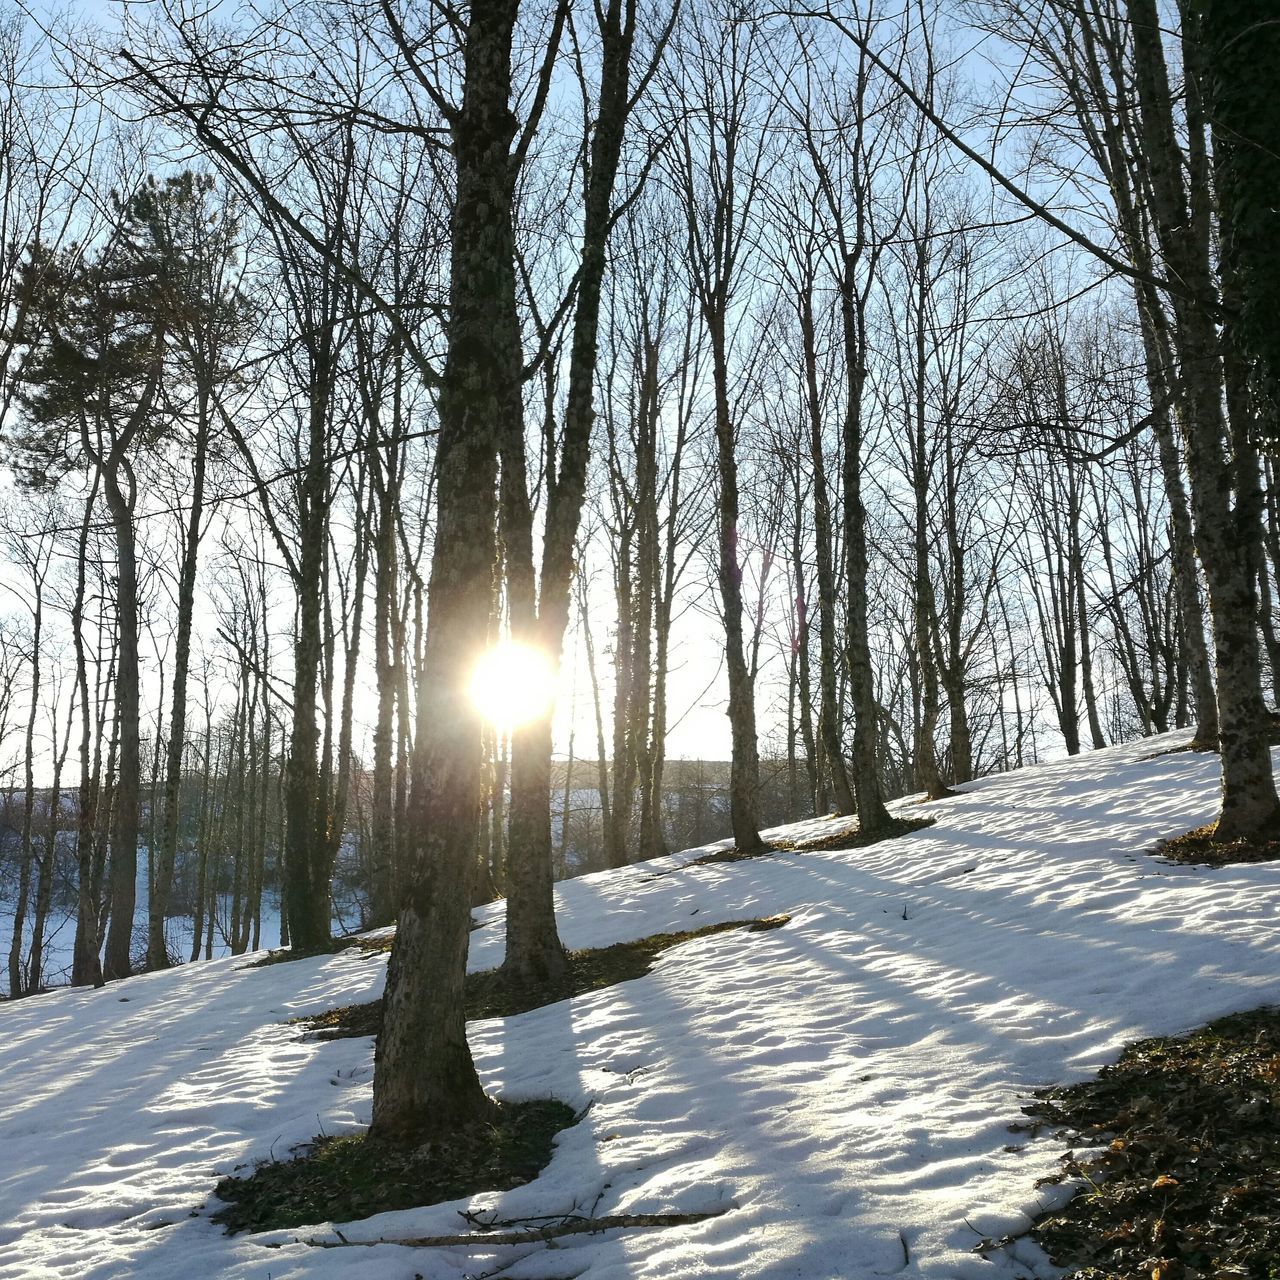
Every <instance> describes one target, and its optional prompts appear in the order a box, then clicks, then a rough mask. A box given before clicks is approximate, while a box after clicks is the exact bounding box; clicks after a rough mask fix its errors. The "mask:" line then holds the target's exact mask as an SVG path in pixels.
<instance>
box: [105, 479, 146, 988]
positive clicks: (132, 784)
mask: <svg viewBox="0 0 1280 1280" xmlns="http://www.w3.org/2000/svg"><path fill="white" fill-rule="evenodd" d="M102 481H103V495H104V497H105V498H106V501H107V509H108V510H109V511H110V513H111V524H112V528H113V530H114V533H115V540H116V614H117V618H118V625H119V648H118V650H117V653H116V720H117V725H118V732H119V735H120V745H119V755H118V766H117V773H116V782H115V787H114V789H113V793H112V804H111V923H110V927H109V928H108V930H107V940H106V948H105V951H104V953H103V961H102V976H103V977H104V978H105V979H106V980H107V981H111V980H112V979H113V978H127V977H128V976H129V974H130V972H131V971H132V967H133V966H132V960H131V958H130V950H131V948H132V945H133V916H134V906H135V904H136V899H137V889H138V824H139V816H140V814H139V792H140V788H141V781H142V773H141V770H142V760H141V753H140V749H139V748H140V742H139V733H140V729H139V716H138V693H139V690H138V681H139V671H138V560H137V549H136V547H135V544H134V529H133V508H132V503H131V502H130V500H129V499H128V498H127V497H126V496H125V494H124V491H123V490H122V489H121V487H120V483H119V476H118V474H117V472H116V471H115V470H114V469H113V468H112V467H111V465H110V463H108V465H107V467H106V469H105V470H104V472H103V476H102Z"/></svg>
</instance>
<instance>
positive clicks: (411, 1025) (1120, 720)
mask: <svg viewBox="0 0 1280 1280" xmlns="http://www.w3.org/2000/svg"><path fill="white" fill-rule="evenodd" d="M1277 72H1280V25H1278V24H1277V23H1276V22H1275V20H1274V12H1273V10H1272V6H1271V4H1270V0H1176V2H1173V0H1037V2H1036V3H1024V2H1023V0H954V3H951V4H947V5H940V6H935V5H933V4H931V3H926V2H925V0H918V2H917V0H896V2H895V3H885V2H884V0H859V2H858V3H856V4H850V5H838V6H829V5H809V4H804V3H798V4H786V5H781V6H771V5H765V4H758V3H755V2H754V0H683V2H682V3H661V4H659V3H649V2H648V0H593V3H592V4H584V3H580V2H579V0H536V2H532V3H531V2H530V0H525V2H523V3H521V2H520V0H474V2H473V3H472V4H470V5H462V4H455V3H452V2H450V0H419V2H417V3H408V2H406V0H301V2H299V3H279V4H277V3H274V2H273V0H244V2H243V3H238V4H230V3H213V4H209V3H204V2H201V3H195V2H193V0H150V2H149V3H130V4H102V5H95V6H87V5H86V6H77V7H76V8H75V9H73V10H72V11H71V12H69V13H55V12H54V11H53V10H51V9H45V8H42V7H41V6H38V5H36V4H34V3H31V2H30V0H27V3H14V2H13V0H0V80H2V81H3V89H2V90H0V448H2V451H3V467H4V475H3V504H2V506H0V560H2V564H0V583H2V584H3V586H4V587H5V592H4V596H5V599H4V602H3V613H2V616H0V756H2V757H3V758H2V759H0V765H2V766H3V768H4V770H5V773H4V776H3V779H2V781H3V794H2V795H0V818H2V819H3V829H2V830H0V896H2V897H3V905H4V915H3V916H0V920H2V921H3V923H4V926H5V930H6V936H4V937H3V938H0V945H3V946H4V947H5V948H6V949H7V960H8V963H7V980H6V983H5V986H6V988H7V992H8V994H9V996H10V997H12V998H14V999H17V998H19V997H23V996H26V995H30V994H33V993H36V992H39V991H41V990H42V989H44V988H45V987H46V986H47V985H48V983H49V982H50V980H51V972H50V969H51V965H50V961H49V955H48V950H49V942H48V934H49V932H50V930H51V927H52V924H51V922H52V920H53V918H54V916H55V915H57V914H58V912H59V910H60V909H61V907H60V904H61V906H63V907H65V908H66V911H67V912H68V914H69V916H70V918H71V925H70V928H72V929H73V930H74V947H73V950H72V955H71V962H70V972H69V973H68V975H67V977H68V979H69V981H70V982H71V983H72V984H73V985H76V986H90V987H92V986H95V985H102V984H103V983H110V982H113V981H114V980H117V979H121V978H124V977H126V976H128V975H130V974H131V973H135V972H139V971H143V970H156V969H163V968H166V967H169V966H172V965H175V964H178V963H181V962H195V961H196V960H198V959H199V958H200V957H201V956H202V955H205V956H208V955H211V954H212V953H213V951H214V949H215V947H216V948H218V949H219V950H220V951H230V952H232V953H235V954H239V953H242V952H245V951H248V950H257V949H260V948H262V947H268V946H276V945H277V944H278V945H279V946H280V947H281V948H286V949H288V954H291V955H295V956H308V955H312V956H314V955H317V954H321V953H324V952H326V951H328V950H329V949H331V947H332V946H333V941H334V937H335V933H338V932H342V931H344V930H345V929H348V928H349V929H354V928H356V927H359V928H364V929H368V928H372V927H376V926H383V925H390V924H393V923H394V924H395V926H396V932H395V939H394V943H393V944H392V948H391V956H390V962H389V966H390V967H389V974H388V981H387V988H386V993H385V996H384V997H383V1001H382V1006H381V1032H380V1035H379V1040H378V1055H377V1061H376V1072H375V1076H374V1081H373V1112H372V1127H371V1130H370V1132H371V1135H372V1136H373V1138H374V1139H386V1140H397V1141H398V1140H401V1139H403V1138H404V1136H405V1135H414V1136H416V1137H423V1136H427V1137H432V1136H439V1135H442V1134H447V1133H450V1132H453V1131H456V1130H458V1129H459V1128H460V1127H466V1126H468V1125H471V1124H473V1123H474V1122H477V1121H481V1122H483V1121H484V1120H485V1119H486V1117H487V1116H489V1115H490V1113H491V1111H492V1109H493V1107H494V1103H493V1102H492V1101H491V1099H490V1098H489V1097H488V1096H487V1095H486V1093H485V1092H484V1090H483V1089H482V1088H481V1085H480V1081H479V1078H478V1077H477V1074H476V1071H475V1068H474V1066H473V1062H472V1057H471V1051H470V1049H469V1047H468V1042H467V1037H466V1032H465V1016H466V1015H465V998H464V977H465V968H466V955H467V946H468V936H469V931H470V929H471V921H472V917H471V912H472V908H473V907H474V906H476V905H477V904H481V903H486V902H489V901H491V900H493V899H495V898H497V897H499V896H501V897H504V898H505V900H506V917H505V919H506V933H505V959H504V962H503V966H502V972H503V973H504V974H505V975H506V976H507V977H508V978H509V979H510V980H511V981H512V982H514V983H519V984H524V985H530V984H532V985H538V984H543V985H548V986H551V987H554V986H555V985H556V984H559V983H563V982H564V980H565V975H566V973H567V969H568V965H569V960H568V957H567V953H566V950H565V948H564V946H563V945H562V943H561V940H560V937H559V935H558V932H557V921H556V913H555V909H554V893H553V886H554V884H555V882H556V880H557V879H558V878H560V877H563V876H565V875H568V874H577V873H581V872H589V871H595V870H602V869H606V868H622V867H626V866H627V865H628V864H631V863H634V862H638V861H642V860H646V859H650V858H653V857H655V856H657V855H660V854H662V853H665V852H667V851H668V850H669V849H671V848H673V847H675V848H679V847H681V846H682V845H685V844H696V843H700V842H701V841H705V840H707V839H710V838H714V837H716V836H724V835H727V834H731V835H732V839H733V842H734V849H735V851H736V854H737V855H739V856H743V857H746V856H749V855H752V854H756V853H759V852H762V851H764V850H765V848H766V841H765V840H764V839H763V838H762V836H761V831H762V829H764V828H766V827H768V826H769V825H771V824H773V823H776V822H779V821H784V820H796V819H800V818H803V817H806V816H809V815H815V814H816V815H827V814H833V813H834V814H840V815H848V816H850V817H852V816H855V815H856V820H857V826H858V831H859V836H860V838H862V839H868V840H869V839H873V838H875V837H876V836H878V835H884V834H892V833H893V832H894V831H896V830H897V829H899V826H900V823H901V820H900V819H899V818H896V817H894V816H891V814H890V812H889V809H888V808H887V807H886V806H887V803H888V801H890V800H891V799H893V798H895V797H900V796H904V795H908V794H913V793H923V795H924V797H925V798H926V799H927V800H936V799H940V798H943V797H945V796H947V795H948V794H950V792H951V790H952V789H953V788H955V787H957V786H960V785H962V784H965V783H967V782H969V781H971V780H972V779H975V778H978V777H981V776H983V775H989V774H993V773H998V772H1001V771H1005V770H1009V769H1013V768H1016V767H1019V766H1021V765H1023V764H1027V763H1030V762H1033V761H1036V760H1038V759H1046V758H1053V757H1054V756H1057V755H1064V754H1065V755H1076V754H1079V753H1080V752H1081V751H1082V750H1087V749H1090V748H1101V747H1105V746H1109V745H1114V744H1119V743H1123V742H1126V741H1129V740H1131V739H1134V738H1138V737H1142V736H1147V735H1153V734H1160V733H1164V732H1167V731H1169V730H1171V729H1174V728H1187V729H1191V730H1193V731H1194V740H1193V744H1192V745H1193V746H1194V747H1195V748H1196V749H1200V750H1211V751H1215V752H1217V756H1218V759H1219V761H1220V766H1221V791H1220V809H1219V813H1218V816H1217V819H1216V822H1215V823H1214V824H1212V825H1211V826H1210V827H1207V828H1204V829H1203V830H1202V831H1200V832H1199V833H1198V834H1197V835H1196V837H1195V839H1196V840H1197V841H1198V842H1199V845H1200V846H1203V847H1207V848H1209V849H1212V848H1213V847H1214V846H1231V847H1232V848H1236V849H1239V848H1243V847H1248V846H1254V845H1256V846H1262V845H1266V844H1267V842H1269V841H1273V840H1274V838H1275V835H1276V832H1277V830H1278V829H1280V801H1278V799H1277V793H1276V787H1275V781H1274V775H1273V769H1272V762H1271V753H1270V743H1271V742H1272V741H1273V739H1274V737H1275V732H1276V720H1275V717H1274V715H1273V713H1272V712H1271V711H1270V710H1269V709H1268V703H1274V702H1275V701H1276V700H1277V695H1278V694H1280V687H1278V683H1280V613H1278V610H1277V603H1276V593H1277V591H1280V454H1277V452H1276V449H1277V444H1278V442H1280V328H1278V327H1277V326H1276V324H1275V318H1276V315H1277V314H1278V313H1280V259H1278V257H1277V254H1276V251H1275V245H1276V243H1277V232H1278V231H1280V219H1278V217H1277V213H1276V207H1275V200H1276V192H1277V191H1280V104H1278V102H1277V99H1276V95H1275V94H1274V91H1273V86H1274V84H1275V78H1276V74H1277ZM486 654H488V655H490V656H491V658H492V661H493V665H490V666H488V667H482V668H481V674H480V675H477V664H478V663H481V662H482V660H486V659H485V658H484V655H486ZM477 682H479V683H480V684H481V685H484V686H486V688H484V689H481V690H479V691H478V690H477ZM557 691H558V702H559V707H558V709H557V706H556V703H557ZM484 693H487V694H488V695H489V696H488V697H484V696H481V694H484ZM702 700H709V701H710V703H711V704H712V705H713V707H714V709H715V715H714V717H713V718H714V719H715V720H716V723H717V724H718V725H724V726H725V728H723V729H717V730H716V736H714V737H712V736H710V735H704V737H703V740H702V742H701V743H699V744H698V745H696V746H695V747H694V748H693V749H690V747H689V745H688V741H687V740H683V739H678V735H679V733H680V732H681V728H680V726H681V724H682V723H683V722H684V719H685V717H686V716H687V715H688V714H689V713H690V708H691V707H694V706H695V705H696V704H699V703H700V701H702ZM699 723H703V722H699ZM678 740H679V741H680V742H681V743H682V745H681V746H680V749H679V750H678V751H675V750H673V744H675V743H676V742H677V741H678ZM694 757H697V758H698V760H699V763H697V764H696V765H695V764H694V763H693V758H694ZM705 762H711V763H705ZM921 812H922V813H924V812H927V810H922V811H921ZM1167 834H1168V835H1169V836H1170V837H1173V836H1177V835H1178V834H1179V832H1177V831H1172V830H1171V831H1169V832H1168V833H1167ZM343 898H345V900H346V901H348V902H349V903H352V902H353V903H354V904H355V905H354V907H353V908H352V912H353V914H352V915H351V916H350V918H348V917H347V916H344V915H343V914H342V913H341V912H339V913H338V915H337V916H335V902H336V901H337V900H339V899H343ZM273 912H274V914H273ZM264 918H265V919H266V920H267V922H268V925H269V928H268V929H267V930H266V931H264ZM277 919H278V922H279V923H278V933H279V936H275V932H274V929H275V921H276V920H277ZM180 921H181V922H185V923H184V928H183V931H182V932H181V935H180V941H179V940H178V939H179V934H178V933H177V932H175V926H176V924H177V923H178V922H180ZM215 935H216V937H215Z"/></svg>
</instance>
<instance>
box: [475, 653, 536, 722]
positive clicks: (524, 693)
mask: <svg viewBox="0 0 1280 1280" xmlns="http://www.w3.org/2000/svg"><path fill="white" fill-rule="evenodd" d="M471 699H472V701H473V702H474V703H475V704H476V706H477V707H478V708H479V709H480V714H481V715H483V716H484V718H485V719H486V720H488V721H490V722H491V723H493V724H495V725H497V726H498V727H499V728H502V729H514V728H517V727H518V726H520V725H522V724H528V723H529V722H530V721H531V720H537V719H538V718H539V717H541V716H544V715H546V714H547V712H549V711H550V710H551V708H552V706H553V705H554V703H555V699H556V672H555V667H554V666H553V665H552V662H551V660H550V658H548V657H547V655H546V654H545V653H544V652H543V651H542V650H541V649H535V648H534V647H533V646H532V645H527V644H516V643H515V642H514V641H510V640H504V641H502V643H500V644H497V645H494V647H493V648H492V649H490V650H488V652H486V653H485V655H484V656H483V657H482V658H481V659H480V661H479V662H477V663H476V669H475V672H474V674H473V675H472V677H471Z"/></svg>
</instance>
